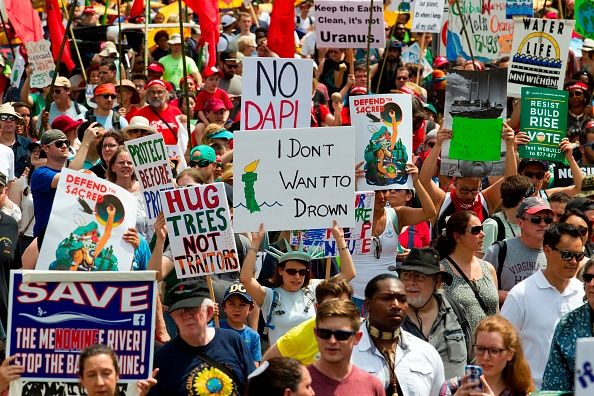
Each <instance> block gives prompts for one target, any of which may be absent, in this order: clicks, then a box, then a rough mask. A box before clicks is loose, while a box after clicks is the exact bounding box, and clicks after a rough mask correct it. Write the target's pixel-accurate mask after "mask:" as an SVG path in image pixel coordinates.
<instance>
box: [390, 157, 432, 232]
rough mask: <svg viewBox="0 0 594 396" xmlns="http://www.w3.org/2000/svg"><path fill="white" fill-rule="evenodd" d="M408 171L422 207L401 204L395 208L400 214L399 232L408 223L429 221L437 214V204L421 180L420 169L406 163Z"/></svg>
mask: <svg viewBox="0 0 594 396" xmlns="http://www.w3.org/2000/svg"><path fill="white" fill-rule="evenodd" d="M406 173H408V175H409V177H411V178H412V180H413V186H414V187H415V191H416V193H417V196H418V197H419V201H421V207H420V208H410V207H408V206H399V207H397V208H395V210H396V214H397V215H398V228H399V229H398V233H400V230H402V227H405V226H408V225H414V224H419V223H421V222H423V221H427V220H429V219H431V218H433V217H435V216H436V215H437V210H436V209H435V204H434V203H433V201H432V200H431V197H430V196H429V193H428V192H427V190H425V188H424V187H423V185H422V184H421V182H420V181H419V169H418V168H417V167H416V165H414V164H412V163H408V164H406Z"/></svg>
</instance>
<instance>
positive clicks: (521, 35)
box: [507, 18, 574, 97]
mask: <svg viewBox="0 0 594 396" xmlns="http://www.w3.org/2000/svg"><path fill="white" fill-rule="evenodd" d="M573 25H574V22H573V21H569V20H558V19H536V18H534V19H531V18H524V19H522V20H517V21H515V30H514V31H515V34H514V41H513V50H512V54H513V55H512V57H511V59H510V65H509V75H508V92H507V94H508V96H513V97H520V93H521V88H522V86H531V87H540V88H553V89H563V82H564V79H565V69H566V67H567V58H568V53H569V41H570V39H571V32H572V30H573Z"/></svg>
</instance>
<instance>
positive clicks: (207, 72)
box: [202, 66, 220, 78]
mask: <svg viewBox="0 0 594 396" xmlns="http://www.w3.org/2000/svg"><path fill="white" fill-rule="evenodd" d="M219 73H220V72H219V69H217V68H216V67H214V66H211V67H209V68H207V69H205V70H204V71H203V72H202V77H204V78H208V77H210V76H214V75H215V74H217V75H218V74H219Z"/></svg>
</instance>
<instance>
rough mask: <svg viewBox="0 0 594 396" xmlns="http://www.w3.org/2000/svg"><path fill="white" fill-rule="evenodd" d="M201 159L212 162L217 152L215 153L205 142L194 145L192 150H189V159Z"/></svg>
mask: <svg viewBox="0 0 594 396" xmlns="http://www.w3.org/2000/svg"><path fill="white" fill-rule="evenodd" d="M203 159H205V160H207V161H209V162H212V163H214V162H216V161H217V153H215V151H214V149H213V148H212V147H210V146H207V145H205V144H201V145H200V146H196V147H194V148H193V149H192V151H190V160H191V161H200V160H203Z"/></svg>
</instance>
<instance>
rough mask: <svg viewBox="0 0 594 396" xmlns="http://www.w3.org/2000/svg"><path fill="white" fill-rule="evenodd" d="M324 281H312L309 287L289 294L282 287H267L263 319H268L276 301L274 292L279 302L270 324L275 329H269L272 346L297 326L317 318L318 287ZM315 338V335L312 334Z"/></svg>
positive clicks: (274, 309)
mask: <svg viewBox="0 0 594 396" xmlns="http://www.w3.org/2000/svg"><path fill="white" fill-rule="evenodd" d="M322 281H323V279H310V281H309V285H308V286H307V287H305V288H302V289H300V290H298V291H296V292H288V291H286V290H285V289H283V288H282V287H277V288H275V289H271V288H269V287H265V288H264V289H265V290H266V297H264V303H263V304H262V307H261V308H262V317H263V318H264V320H265V321H266V320H267V319H268V316H269V313H270V310H271V306H272V302H273V299H274V290H276V292H277V293H278V301H277V302H276V305H275V307H274V308H272V315H271V316H270V324H271V325H272V326H274V329H272V328H269V329H268V337H269V339H270V345H273V344H274V343H276V340H278V339H279V338H280V337H281V336H282V335H283V334H285V333H286V332H287V331H289V330H291V329H292V328H293V327H295V326H297V325H298V324H300V323H301V322H304V321H306V320H307V319H309V318H313V317H314V316H316V310H315V307H314V305H315V303H316V287H318V285H319V284H320V283H322ZM312 337H313V334H312Z"/></svg>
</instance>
